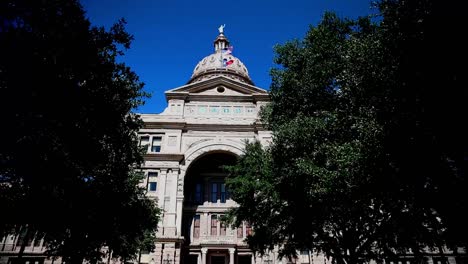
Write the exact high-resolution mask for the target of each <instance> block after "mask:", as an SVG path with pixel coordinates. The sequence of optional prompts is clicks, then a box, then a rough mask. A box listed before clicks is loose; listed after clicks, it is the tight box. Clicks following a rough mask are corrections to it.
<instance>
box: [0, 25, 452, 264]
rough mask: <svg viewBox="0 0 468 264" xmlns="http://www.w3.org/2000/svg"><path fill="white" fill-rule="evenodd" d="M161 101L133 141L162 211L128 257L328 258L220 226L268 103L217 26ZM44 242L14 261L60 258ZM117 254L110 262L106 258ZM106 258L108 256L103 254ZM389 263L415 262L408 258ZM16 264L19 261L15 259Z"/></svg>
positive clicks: (198, 263)
mask: <svg viewBox="0 0 468 264" xmlns="http://www.w3.org/2000/svg"><path fill="white" fill-rule="evenodd" d="M165 96H166V100H167V102H168V105H167V107H166V108H165V110H164V111H163V112H162V113H160V114H142V115H141V117H142V119H143V121H144V126H143V128H142V129H141V130H140V131H139V132H138V136H139V141H140V142H139V143H140V145H142V146H146V147H147V153H146V154H145V155H144V160H145V161H144V164H143V165H142V169H143V170H144V172H145V176H146V177H145V180H144V182H142V183H141V184H142V186H144V187H145V188H147V196H148V197H149V198H150V199H152V200H154V201H155V202H156V203H157V204H158V206H159V207H160V208H161V209H163V213H162V215H161V219H160V223H159V226H158V233H157V236H156V237H157V240H156V241H155V245H156V248H155V250H154V251H153V252H142V254H141V256H139V258H138V259H137V260H135V262H139V263H145V264H180V263H184V264H288V263H299V264H309V263H320V264H329V263H331V261H330V260H329V259H326V258H324V257H323V256H321V255H316V254H314V255H313V254H312V253H311V252H309V251H301V252H298V257H297V258H295V259H287V258H284V259H281V258H278V253H277V251H275V250H272V251H271V252H267V254H265V255H264V256H260V255H257V254H255V253H254V252H252V251H251V250H250V249H249V248H248V245H247V244H246V242H245V238H246V237H247V236H248V235H249V234H251V232H252V227H251V226H250V225H249V224H248V223H243V225H241V226H238V227H229V226H226V225H224V224H223V223H222V222H221V221H220V218H221V217H222V216H223V214H225V213H226V211H227V210H228V209H229V208H230V207H233V206H236V203H235V202H234V201H233V200H232V199H231V198H230V196H229V190H228V189H227V188H226V185H225V179H226V177H227V173H226V172H225V171H224V170H223V169H222V167H223V166H224V165H231V164H234V163H235V161H236V159H237V157H238V156H240V155H242V153H243V149H244V146H245V142H246V141H254V140H258V141H260V142H261V143H262V144H263V145H264V146H267V145H268V144H269V142H270V141H271V137H272V136H271V131H267V130H265V129H264V127H263V126H262V124H261V123H260V121H259V116H258V114H259V111H260V109H261V108H262V106H264V105H265V104H267V103H268V101H269V94H268V92H267V91H266V90H264V89H262V88H260V87H257V86H255V85H254V82H253V81H252V79H251V78H250V76H249V72H248V69H247V67H246V66H245V65H244V64H243V63H242V61H241V60H239V59H238V58H237V57H235V56H234V55H233V53H232V49H231V48H230V45H229V40H228V39H227V37H226V36H225V35H224V31H223V27H220V29H219V34H218V36H217V37H216V39H215V40H214V52H213V53H212V54H210V55H208V56H206V57H205V58H203V59H202V60H201V61H200V62H199V63H198V64H197V65H196V66H195V68H194V71H193V74H192V76H191V77H190V78H188V82H187V84H185V85H183V86H180V87H177V88H173V89H170V90H168V91H166V92H165ZM19 248H20V246H18V238H17V236H8V237H5V238H3V240H0V264H3V263H5V264H7V263H8V264H9V263H13V264H14V263H16V262H15V261H14V259H15V255H17V253H18V252H19ZM44 251H45V247H44V243H43V241H31V243H28V245H27V247H26V248H25V256H24V257H23V262H22V263H21V264H44V263H47V264H50V263H53V262H54V261H55V263H60V260H52V259H51V258H46V256H44V254H43V253H44ZM428 260H429V261H428V264H449V263H450V264H452V263H456V260H455V257H454V256H453V255H450V254H448V255H445V256H443V254H437V255H436V256H435V257H433V258H429V259H428ZM114 262H118V260H110V263H114ZM104 263H108V260H104ZM387 263H389V264H415V263H414V262H413V260H412V258H411V257H409V258H407V257H402V258H400V259H398V260H394V261H388V262H387ZM18 264H20V263H18Z"/></svg>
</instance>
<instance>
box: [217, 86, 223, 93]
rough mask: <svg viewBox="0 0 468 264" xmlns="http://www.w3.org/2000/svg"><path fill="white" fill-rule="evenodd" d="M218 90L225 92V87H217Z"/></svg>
mask: <svg viewBox="0 0 468 264" xmlns="http://www.w3.org/2000/svg"><path fill="white" fill-rule="evenodd" d="M216 91H218V93H224V87H221V86H220V87H218V88H217V89H216Z"/></svg>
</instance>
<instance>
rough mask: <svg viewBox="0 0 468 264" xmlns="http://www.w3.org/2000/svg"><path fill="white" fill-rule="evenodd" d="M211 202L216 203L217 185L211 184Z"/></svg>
mask: <svg viewBox="0 0 468 264" xmlns="http://www.w3.org/2000/svg"><path fill="white" fill-rule="evenodd" d="M211 202H212V203H216V202H218V183H212V184H211Z"/></svg>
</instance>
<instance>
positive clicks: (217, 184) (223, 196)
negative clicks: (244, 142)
mask: <svg viewBox="0 0 468 264" xmlns="http://www.w3.org/2000/svg"><path fill="white" fill-rule="evenodd" d="M236 160H237V156H236V155H235V154H232V153H230V152H212V153H208V154H206V155H204V156H202V157H200V158H198V159H197V160H195V161H194V162H193V163H192V165H191V166H190V168H189V169H188V171H187V174H186V176H185V179H186V180H185V184H184V207H185V206H189V207H191V206H198V205H203V204H205V203H226V201H227V200H228V199H229V192H228V191H227V189H226V186H225V179H226V177H227V175H228V173H227V171H226V169H225V166H229V165H234V164H235V163H236Z"/></svg>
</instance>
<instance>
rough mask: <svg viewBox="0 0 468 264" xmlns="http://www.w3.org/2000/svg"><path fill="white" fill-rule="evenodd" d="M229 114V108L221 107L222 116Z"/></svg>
mask: <svg viewBox="0 0 468 264" xmlns="http://www.w3.org/2000/svg"><path fill="white" fill-rule="evenodd" d="M230 112H231V108H230V107H229V106H226V107H223V114H229V113H230Z"/></svg>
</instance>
